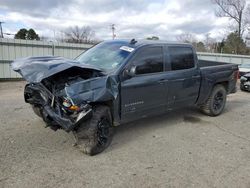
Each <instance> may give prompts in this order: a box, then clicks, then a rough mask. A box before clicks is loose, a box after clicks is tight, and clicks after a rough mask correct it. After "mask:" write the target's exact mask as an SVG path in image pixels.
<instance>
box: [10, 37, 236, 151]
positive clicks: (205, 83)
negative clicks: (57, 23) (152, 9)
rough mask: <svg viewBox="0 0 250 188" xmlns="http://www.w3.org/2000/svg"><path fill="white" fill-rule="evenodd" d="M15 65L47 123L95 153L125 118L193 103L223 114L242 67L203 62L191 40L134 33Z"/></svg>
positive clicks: (26, 96)
mask: <svg viewBox="0 0 250 188" xmlns="http://www.w3.org/2000/svg"><path fill="white" fill-rule="evenodd" d="M12 68H13V70H15V71H17V72H19V73H20V74H21V75H22V77H23V78H24V79H25V80H26V81H27V82H28V83H27V85H26V86H25V90H24V99H25V102H27V103H29V104H31V105H32V107H33V110H34V112H35V113H36V114H37V115H38V116H39V117H41V118H42V119H43V120H44V122H45V123H46V126H48V127H50V128H52V129H53V130H57V129H63V130H65V131H67V132H73V134H74V135H75V137H76V141H77V146H78V147H79V149H81V151H83V152H84V153H86V154H89V155H95V154H97V153H100V152H102V151H103V150H104V149H105V148H107V147H108V146H109V145H110V143H111V140H112V136H113V127H114V126H117V125H120V124H124V123H127V122H131V121H135V120H138V119H141V118H145V117H149V116H154V115H159V114H162V113H165V112H167V111H169V110H173V109H177V108H181V107H185V106H190V105H192V106H197V107H198V108H199V109H200V110H201V111H202V112H204V113H205V114H207V115H209V116H217V115H219V114H221V113H222V111H223V109H224V107H225V103H226V98H227V94H230V93H234V92H236V81H237V77H238V66H237V65H235V64H229V63H220V62H212V61H201V60H199V61H198V59H197V55H196V53H195V50H194V49H193V47H192V46H191V45H189V44H177V43H167V42H160V41H136V40H134V39H133V40H131V41H130V40H114V41H106V42H102V43H100V44H98V45H96V46H94V47H93V48H91V49H89V50H87V51H86V52H84V53H82V54H81V55H80V56H79V57H77V58H76V59H75V60H69V59H64V58H61V57H50V56H48V57H30V58H25V59H19V60H16V61H14V62H13V63H12Z"/></svg>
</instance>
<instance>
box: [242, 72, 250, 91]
mask: <svg viewBox="0 0 250 188" xmlns="http://www.w3.org/2000/svg"><path fill="white" fill-rule="evenodd" d="M240 89H241V90H242V91H250V73H247V74H245V75H244V76H242V77H241V78H240Z"/></svg>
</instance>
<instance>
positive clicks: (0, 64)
mask: <svg viewBox="0 0 250 188" xmlns="http://www.w3.org/2000/svg"><path fill="white" fill-rule="evenodd" d="M91 46H92V45H89V44H71V43H53V42H45V41H33V40H19V39H3V38H0V79H9V78H20V75H19V74H18V73H16V72H14V71H12V70H11V67H10V63H11V61H13V60H14V59H18V58H22V57H28V56H46V55H54V56H62V57H66V58H70V59H73V58H75V57H77V56H78V55H79V54H80V53H81V52H83V51H84V50H86V49H88V48H90V47H91Z"/></svg>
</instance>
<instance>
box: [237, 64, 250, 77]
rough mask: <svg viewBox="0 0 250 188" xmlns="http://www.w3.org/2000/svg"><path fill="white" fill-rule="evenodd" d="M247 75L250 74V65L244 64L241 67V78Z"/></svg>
mask: <svg viewBox="0 0 250 188" xmlns="http://www.w3.org/2000/svg"><path fill="white" fill-rule="evenodd" d="M247 73H250V63H243V64H241V65H239V76H240V77H241V76H243V75H245V74H247Z"/></svg>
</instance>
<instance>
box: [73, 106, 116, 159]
mask: <svg viewBox="0 0 250 188" xmlns="http://www.w3.org/2000/svg"><path fill="white" fill-rule="evenodd" d="M74 135H75V137H76V139H77V143H76V144H77V145H76V146H77V147H78V148H79V149H80V151H82V152H83V153H85V154H88V155H96V154H98V153H101V152H102V151H103V150H105V149H106V148H107V147H108V146H109V145H110V143H111V141H112V137H113V127H112V118H111V113H110V110H109V107H107V106H102V105H100V106H97V107H95V108H94V109H93V115H92V118H91V119H89V120H87V121H85V122H83V123H82V124H81V125H80V126H79V128H78V129H77V130H76V131H75V132H74Z"/></svg>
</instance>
